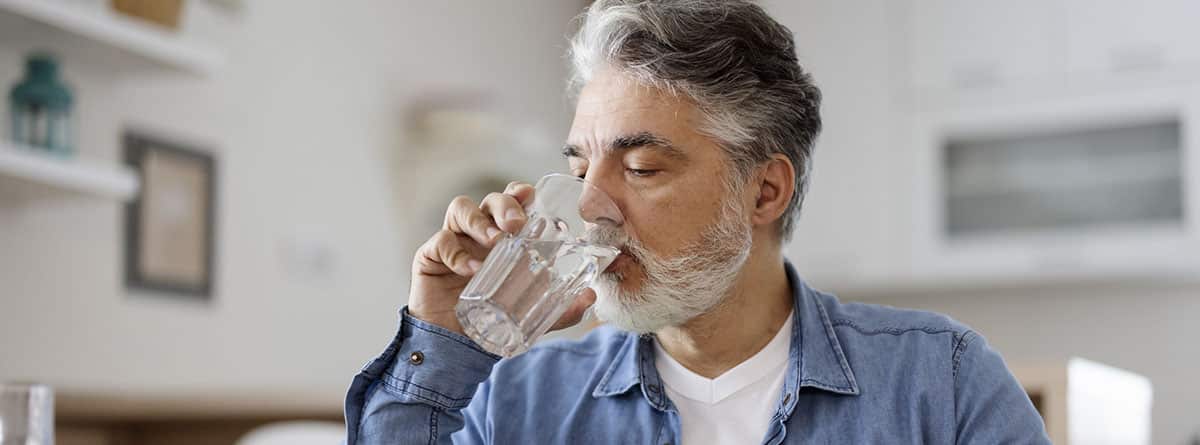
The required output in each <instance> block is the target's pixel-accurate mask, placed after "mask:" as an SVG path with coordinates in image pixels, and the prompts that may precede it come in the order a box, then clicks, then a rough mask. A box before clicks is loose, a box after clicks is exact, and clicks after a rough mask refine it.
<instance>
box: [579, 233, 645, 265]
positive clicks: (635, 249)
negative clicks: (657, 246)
mask: <svg viewBox="0 0 1200 445" xmlns="http://www.w3.org/2000/svg"><path fill="white" fill-rule="evenodd" d="M583 239H584V240H585V241H587V242H588V243H591V244H599V245H604V246H609V247H613V248H616V249H619V250H620V251H621V253H624V254H626V255H629V256H630V257H631V258H633V260H634V262H637V263H642V262H643V261H645V259H646V258H647V256H649V255H650V252H649V251H648V250H646V248H645V247H644V246H642V243H641V242H639V241H638V240H637V239H636V238H633V237H632V236H630V235H629V233H628V232H626V231H625V230H623V229H621V228H619V227H614V226H611V225H602V224H593V225H589V226H588V228H587V229H586V230H585V231H584V236H583Z"/></svg>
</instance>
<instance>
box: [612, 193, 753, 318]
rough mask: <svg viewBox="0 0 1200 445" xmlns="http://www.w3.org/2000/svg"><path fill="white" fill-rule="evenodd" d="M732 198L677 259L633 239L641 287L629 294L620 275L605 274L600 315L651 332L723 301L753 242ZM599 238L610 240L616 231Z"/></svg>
mask: <svg viewBox="0 0 1200 445" xmlns="http://www.w3.org/2000/svg"><path fill="white" fill-rule="evenodd" d="M733 196H737V194H733ZM731 201H732V204H728V205H725V206H724V207H722V209H721V215H720V217H719V219H718V220H717V222H716V223H715V224H713V225H712V226H709V227H708V228H706V229H705V230H704V231H703V232H702V233H701V235H700V238H699V239H697V240H696V241H694V242H692V243H690V244H688V245H687V246H685V247H684V248H682V249H680V251H679V254H677V255H676V256H675V257H673V258H660V257H658V256H657V255H655V254H654V253H652V252H650V251H649V250H647V249H646V248H645V246H643V245H642V244H641V243H640V242H638V241H637V240H635V239H629V240H628V241H627V242H626V243H625V249H626V250H627V251H629V253H630V254H631V255H632V256H633V257H634V258H635V259H636V260H637V264H640V265H641V267H642V270H643V272H645V273H644V275H645V278H644V279H643V280H642V286H641V289H639V290H638V291H636V292H627V291H625V290H623V289H621V281H622V280H623V279H624V278H623V277H622V276H620V275H619V274H616V273H604V274H601V275H600V276H599V277H597V278H596V280H595V282H594V283H593V284H592V288H593V289H594V290H595V291H596V303H595V304H593V305H592V310H593V311H594V313H595V314H596V316H597V317H598V318H600V319H601V320H603V321H606V322H608V323H610V324H612V325H613V326H616V327H618V328H620V329H624V330H627V331H633V332H639V333H647V332H654V331H657V330H659V329H662V328H665V327H669V326H680V325H682V324H684V323H686V322H687V321H689V320H691V319H692V318H695V317H696V316H698V315H700V314H704V313H706V312H708V311H710V310H712V309H713V308H715V307H717V305H719V304H721V302H722V301H723V300H724V299H725V296H726V295H727V294H728V293H729V290H730V288H732V287H733V285H734V282H735V280H736V279H737V276H738V274H739V273H740V272H741V269H742V266H743V265H745V263H746V259H747V258H748V257H749V256H750V247H751V244H752V238H751V231H750V224H749V222H747V221H744V220H743V219H742V218H743V216H742V211H741V208H740V207H741V206H740V205H739V204H738V203H737V201H736V198H735V199H734V200H731ZM598 236H599V237H600V238H606V239H607V240H609V241H611V240H612V238H613V237H614V234H611V233H605V234H599V235H598ZM614 245H620V244H614Z"/></svg>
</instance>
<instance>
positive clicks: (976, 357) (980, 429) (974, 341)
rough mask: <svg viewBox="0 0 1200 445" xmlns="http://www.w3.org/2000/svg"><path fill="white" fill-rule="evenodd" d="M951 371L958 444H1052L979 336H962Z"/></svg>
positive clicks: (1029, 405)
mask: <svg viewBox="0 0 1200 445" xmlns="http://www.w3.org/2000/svg"><path fill="white" fill-rule="evenodd" d="M954 369H955V372H954V386H955V387H954V389H955V396H954V401H955V420H956V421H957V424H958V425H957V436H958V437H957V440H956V442H957V443H960V444H985V443H986V444H1049V443H1050V439H1049V437H1047V436H1046V426H1045V423H1044V422H1043V421H1042V417H1041V415H1040V414H1038V412H1037V410H1036V409H1035V408H1034V407H1033V402H1031V401H1030V400H1029V396H1028V395H1027V394H1026V393H1025V390H1024V389H1022V388H1021V384H1020V383H1018V382H1017V379H1016V377H1013V375H1012V373H1011V372H1009V370H1008V367H1007V366H1006V365H1005V364H1004V359H1003V358H1001V357H1000V354H999V353H998V352H996V350H994V349H992V348H991V346H989V345H988V343H987V341H986V340H984V338H983V337H982V336H980V335H979V334H977V333H975V332H974V331H967V333H966V334H964V335H963V336H962V338H961V339H960V340H959V341H958V345H957V347H956V349H955V354H954Z"/></svg>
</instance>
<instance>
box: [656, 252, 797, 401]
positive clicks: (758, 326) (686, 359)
mask: <svg viewBox="0 0 1200 445" xmlns="http://www.w3.org/2000/svg"><path fill="white" fill-rule="evenodd" d="M759 244H760V243H755V247H753V248H752V250H751V252H750V256H749V257H748V258H747V259H746V264H745V265H744V266H743V267H742V271H741V272H740V273H739V274H738V277H737V281H736V282H735V283H734V285H733V287H732V288H730V290H729V293H728V294H727V295H726V296H725V299H724V300H722V302H721V304H720V305H718V306H717V307H716V308H714V309H713V310H711V311H709V312H707V313H704V314H702V315H700V316H698V317H696V318H693V319H691V320H689V321H688V322H687V323H684V324H683V325H681V326H673V327H669V328H665V329H662V330H659V331H657V332H655V336H656V337H657V338H658V341H659V343H660V344H661V345H662V348H663V350H665V351H666V352H667V353H668V354H670V355H671V357H672V358H674V359H675V360H676V361H678V362H679V363H680V364H682V365H683V366H684V367H686V368H688V369H689V370H691V371H692V372H695V373H696V374H699V375H702V376H704V377H706V378H710V379H711V378H716V377H717V376H719V375H721V374H724V373H725V371H728V370H730V369H732V368H733V367H734V366H737V365H738V364H739V363H742V362H744V361H746V359H748V358H750V357H751V356H753V355H754V354H756V353H758V351H760V350H762V348H763V347H765V346H766V345H767V343H769V342H770V341H771V339H772V338H774V337H775V334H776V333H777V332H779V328H781V327H782V326H783V323H784V322H785V321H787V317H788V315H789V314H790V313H791V312H792V304H793V303H792V290H791V286H790V285H789V284H788V281H787V272H786V271H785V270H784V266H783V260H782V256H781V254H780V250H779V248H778V247H777V246H773V247H771V248H762V249H760V248H759Z"/></svg>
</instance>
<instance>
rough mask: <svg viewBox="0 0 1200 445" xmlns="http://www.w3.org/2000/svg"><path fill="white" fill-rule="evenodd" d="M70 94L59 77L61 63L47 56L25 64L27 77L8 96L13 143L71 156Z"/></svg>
mask: <svg viewBox="0 0 1200 445" xmlns="http://www.w3.org/2000/svg"><path fill="white" fill-rule="evenodd" d="M71 102H72V101H71V91H70V90H68V89H67V86H66V85H63V83H62V82H61V81H60V80H59V78H58V62H56V61H55V60H54V58H53V57H51V56H50V55H47V54H33V55H31V56H29V58H28V59H27V60H26V61H25V78H24V79H22V80H21V82H20V83H18V84H17V85H16V86H14V87H13V89H12V92H10V93H9V95H8V103H9V113H10V114H11V116H12V128H11V129H10V130H11V131H10V132H9V134H10V135H11V136H12V139H13V141H14V142H16V143H18V144H22V145H27V146H30V147H35V148H41V149H45V150H48V151H50V152H53V153H56V154H61V155H64V156H66V155H70V154H71V153H72V152H73V151H74V149H73V147H72V144H71V135H70V133H71V128H70V127H71V125H70V122H71Z"/></svg>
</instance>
